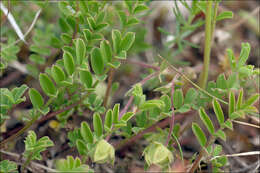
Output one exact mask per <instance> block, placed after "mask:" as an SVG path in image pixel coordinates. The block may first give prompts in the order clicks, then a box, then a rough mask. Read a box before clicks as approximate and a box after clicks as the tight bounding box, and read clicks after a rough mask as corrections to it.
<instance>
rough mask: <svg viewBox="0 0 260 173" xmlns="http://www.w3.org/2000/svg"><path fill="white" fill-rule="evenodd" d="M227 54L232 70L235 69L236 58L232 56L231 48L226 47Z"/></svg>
mask: <svg viewBox="0 0 260 173" xmlns="http://www.w3.org/2000/svg"><path fill="white" fill-rule="evenodd" d="M227 55H228V60H229V64H230V67H231V69H232V70H233V71H234V70H235V69H236V59H235V56H234V52H233V51H232V50H231V49H227Z"/></svg>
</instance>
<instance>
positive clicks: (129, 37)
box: [120, 32, 135, 51]
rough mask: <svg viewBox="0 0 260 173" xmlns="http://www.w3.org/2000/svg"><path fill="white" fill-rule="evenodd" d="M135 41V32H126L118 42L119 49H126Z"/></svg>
mask: <svg viewBox="0 0 260 173" xmlns="http://www.w3.org/2000/svg"><path fill="white" fill-rule="evenodd" d="M134 41H135V33H133V32H128V33H126V35H125V37H124V38H123V39H122V41H121V44H120V50H124V51H128V50H129V49H130V48H131V46H132V45H133V43H134Z"/></svg>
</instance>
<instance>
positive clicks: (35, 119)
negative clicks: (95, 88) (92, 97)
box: [0, 94, 88, 149]
mask: <svg viewBox="0 0 260 173" xmlns="http://www.w3.org/2000/svg"><path fill="white" fill-rule="evenodd" d="M87 96H88V94H87V95H85V96H84V97H82V99H80V100H79V101H78V102H76V103H74V104H72V105H70V106H68V107H66V108H64V109H61V110H58V111H56V112H51V113H48V114H47V115H46V116H44V117H43V118H42V119H40V120H39V122H43V121H45V120H46V119H50V118H51V117H54V116H56V115H58V114H60V113H62V112H64V111H66V110H69V109H71V108H73V107H75V106H77V105H78V104H79V103H81V102H82V100H84V99H85V98H86V97H87ZM48 104H49V102H47V104H46V105H48ZM38 117H39V116H35V117H34V118H33V119H32V120H31V121H29V122H28V123H27V124H26V125H25V126H24V127H23V128H22V129H21V130H19V131H18V132H17V133H15V134H13V135H12V136H10V137H9V138H7V139H5V140H3V141H1V143H0V149H2V148H4V145H5V144H6V143H7V142H9V141H11V140H13V139H15V138H17V137H19V136H20V135H22V134H23V133H24V132H25V131H26V130H27V129H29V128H30V127H31V126H32V125H33V124H34V123H35V122H36V121H37V119H38Z"/></svg>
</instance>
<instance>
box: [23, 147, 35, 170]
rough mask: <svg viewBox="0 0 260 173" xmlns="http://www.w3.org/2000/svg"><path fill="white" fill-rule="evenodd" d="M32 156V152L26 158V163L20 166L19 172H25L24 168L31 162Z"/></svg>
mask: <svg viewBox="0 0 260 173" xmlns="http://www.w3.org/2000/svg"><path fill="white" fill-rule="evenodd" d="M32 156H33V152H32V153H31V154H30V155H29V156H28V158H27V159H26V161H25V162H24V164H23V165H22V168H21V170H22V171H21V172H25V168H26V167H27V166H28V165H29V163H30V162H31V160H32Z"/></svg>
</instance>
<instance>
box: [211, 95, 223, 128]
mask: <svg viewBox="0 0 260 173" xmlns="http://www.w3.org/2000/svg"><path fill="white" fill-rule="evenodd" d="M212 105H213V109H214V112H215V114H216V116H217V119H218V122H219V124H223V123H224V114H223V111H222V108H221V106H220V104H219V102H218V101H217V100H216V99H214V100H213V101H212Z"/></svg>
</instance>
